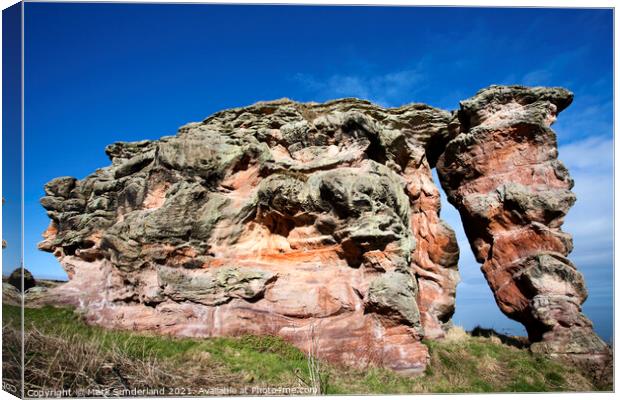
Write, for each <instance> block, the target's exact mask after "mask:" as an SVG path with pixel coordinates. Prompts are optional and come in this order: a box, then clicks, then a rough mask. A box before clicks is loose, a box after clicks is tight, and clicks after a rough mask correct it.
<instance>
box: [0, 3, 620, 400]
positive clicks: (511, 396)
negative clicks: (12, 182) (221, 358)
mask: <svg viewBox="0 0 620 400" xmlns="http://www.w3.org/2000/svg"><path fill="white" fill-rule="evenodd" d="M26 2H50V3H51V2H65V3H179V4H231V3H232V2H225V1H213V0H211V1H210V0H205V1H183V0H149V1H136V0H134V1H118V0H110V1H72V0H65V1H41V0H27V1H26ZM15 3H17V2H16V1H14V0H0V9H5V8H7V7H9V6H11V5H13V4H15ZM235 4H246V5H249V4H274V5H275V4H291V5H368V6H440V7H450V6H457V7H458V6H470V7H532V8H540V7H558V8H615V7H616V1H613V0H612V1H610V0H589V1H571V0H564V1H558V0H555V1H550V0H521V1H518V2H517V1H499V0H477V1H471V0H469V1H468V0H451V1H433V0H423V1H411V0H388V1H380V0H365V1H361V0H336V1H329V0H312V1H303V0H302V1H298V0H270V1H264V0H244V1H239V2H237V3H235ZM22 18H24V10H22ZM23 22H24V21H23V20H22V68H23V57H24V53H23V45H24V42H23V39H24V37H23V30H24V25H23ZM615 22H616V18H615V10H614V67H615V66H616V65H618V63H617V58H616V57H617V53H616V52H615V44H616V43H618V39H619V37H618V36H619V35H618V30H617V29H615ZM1 24H2V23H1V19H0V43H1V40H2V34H1ZM557 40H562V37H561V36H558V38H557ZM1 62H2V55H1V53H0V65H1ZM614 71H615V68H614ZM23 84H24V82H23V70H22V94H23ZM1 88H2V84H1V82H0V103H1ZM616 93H618V82H617V80H616V79H615V76H614V161H615V155H616V154H617V153H618V150H619V149H620V144H618V142H617V141H616V140H615V132H616V131H617V127H618V125H617V124H618V120H617V119H616V118H615V115H617V112H618V110H619V109H620V108H619V107H618V103H617V102H616ZM23 104H24V96H22V226H23V218H24V215H23V190H24V188H23V182H24V174H23V162H24V148H23V146H24V135H23V129H24V119H23V118H24V115H23ZM1 115H2V111H1V108H0V117H1ZM0 119H1V118H0ZM1 151H2V139H1V137H0V154H1ZM619 168H620V167H619V166H618V165H617V164H616V163H615V162H614V200H616V199H618V198H619V197H618V194H619V191H620V190H619V189H618V185H616V181H615V177H616V176H618V172H619ZM1 174H2V165H1V163H0V187H1V176H2V175H1ZM615 205H616V201H614V266H616V265H620V263H619V261H620V255H619V254H618V252H616V249H617V248H618V238H617V237H616V235H615V227H616V226H617V225H618V223H619V222H620V215H619V214H618V213H616V212H615ZM1 222H2V217H1V215H0V223H1ZM23 235H24V231H23V229H22V236H23ZM22 243H23V239H22ZM22 252H23V246H22ZM22 260H23V254H22ZM0 267H1V260H0ZM616 287H618V274H616V273H615V271H614V343H615V338H616V336H617V332H618V320H617V318H615V316H616V313H617V310H618V299H617V298H616V296H615V289H616ZM0 315H1V312H0ZM614 364H615V363H614ZM0 376H1V375H0ZM617 379H618V373H617V370H616V369H614V382H618V380H617ZM4 393H6V392H4ZM4 393H3V395H2V397H4ZM413 396H418V394H415V395H383V396H373V397H376V398H385V399H395V398H396V399H401V398H413ZM452 396H455V395H452ZM458 396H459V398H463V399H483V398H489V396H493V397H494V396H499V397H500V398H501V399H510V400H513V399H514V400H516V399H521V398H523V397H524V396H526V397H528V398H531V397H538V396H544V398H546V399H554V400H560V399H561V400H570V399H584V398H587V399H608V398H609V399H611V398H614V397H615V396H614V394H613V393H554V394H524V393H519V394H501V395H497V394H472V395H458ZM330 397H333V398H343V399H344V398H351V396H330ZM355 397H357V396H355ZM241 398H242V397H233V399H241ZM266 398H268V399H279V397H266ZM300 398H310V397H305V396H304V397H300ZM424 398H425V399H441V398H444V395H436V394H431V395H424ZM178 399H187V397H180V398H178Z"/></svg>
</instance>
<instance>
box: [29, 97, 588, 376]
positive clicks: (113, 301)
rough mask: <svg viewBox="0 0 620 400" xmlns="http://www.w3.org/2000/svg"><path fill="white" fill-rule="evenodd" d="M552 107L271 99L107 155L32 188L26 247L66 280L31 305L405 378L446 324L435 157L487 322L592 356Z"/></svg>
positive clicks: (447, 275)
mask: <svg viewBox="0 0 620 400" xmlns="http://www.w3.org/2000/svg"><path fill="white" fill-rule="evenodd" d="M571 98H572V95H571V94H570V93H569V92H567V91H565V90H563V89H548V88H522V87H491V88H489V89H486V90H483V91H481V92H479V93H478V94H477V95H476V96H475V97H474V98H472V99H470V100H467V101H464V102H463V103H462V105H461V110H459V111H458V113H450V112H447V111H443V110H439V109H436V108H432V107H429V106H426V105H423V104H410V105H406V106H403V107H399V108H381V107H378V106H376V105H373V104H371V103H369V102H366V101H362V100H357V99H342V100H336V101H331V102H327V103H324V104H318V103H303V104H302V103H297V102H293V101H290V100H287V99H283V100H277V101H271V102H261V103H257V104H255V105H252V106H249V107H244V108H237V109H231V110H225V111H221V112H218V113H216V114H214V115H212V116H210V117H209V118H207V119H206V120H204V121H202V122H198V123H191V124H188V125H185V126H183V127H181V128H180V129H179V131H178V133H177V135H175V136H166V137H162V138H161V139H159V140H155V141H141V142H134V143H124V142H119V143H114V144H112V145H110V146H108V147H107V148H106V149H105V151H106V154H107V155H108V156H109V157H110V160H111V165H110V166H109V167H106V168H103V169H99V170H97V171H95V172H94V173H93V174H92V175H90V176H88V177H86V178H84V179H82V180H76V179H74V178H70V177H63V178H57V179H55V180H53V181H51V182H50V183H48V184H47V185H46V186H45V194H46V196H45V197H44V198H43V199H42V200H41V204H42V205H43V206H44V207H45V208H46V210H47V211H48V215H49V217H50V219H51V223H50V226H49V228H48V229H47V231H46V232H45V233H44V241H43V242H41V243H40V245H39V247H40V248H41V249H42V250H44V251H49V252H53V253H54V255H55V256H56V257H57V258H58V259H59V261H60V262H61V264H62V265H63V267H64V268H65V270H66V271H67V274H68V276H69V278H70V281H69V282H68V283H66V284H64V285H61V286H59V287H55V288H49V289H47V291H46V292H45V297H46V298H48V299H53V300H49V301H52V302H53V303H55V304H71V305H73V306H75V307H78V308H80V309H81V310H82V312H83V314H84V316H85V318H86V319H87V321H89V322H90V323H94V324H99V325H102V326H106V327H111V328H127V329H140V330H150V331H154V332H159V333H165V334H172V335H177V336H192V337H208V336H222V335H240V334H272V335H279V336H281V337H284V338H285V339H287V340H289V341H291V342H292V343H294V344H295V345H297V346H299V347H300V348H302V349H304V350H309V349H310V343H312V342H313V341H314V342H318V343H319V348H320V350H319V356H320V357H322V358H325V359H328V360H332V361H335V362H342V363H345V364H350V365H355V366H366V365H368V364H369V363H372V364H377V365H383V366H386V367H389V368H392V369H394V370H397V371H400V372H402V373H404V374H417V373H420V372H422V371H423V370H424V368H425V366H426V363H427V362H428V359H429V357H428V350H427V349H426V346H425V345H424V344H422V343H421V341H420V340H421V339H422V338H423V337H432V338H438V337H443V336H444V335H445V331H446V330H447V329H448V328H450V326H451V323H450V319H451V317H452V315H453V313H454V306H455V295H456V286H457V284H458V281H459V273H458V268H457V264H458V257H459V249H458V246H457V242H456V238H455V235H454V232H453V231H452V229H451V228H450V227H448V226H447V225H446V224H445V223H444V222H443V221H442V220H441V219H440V216H439V213H440V204H441V203H440V197H439V190H438V188H437V187H436V185H435V184H434V183H433V178H432V173H431V168H433V167H434V166H435V165H436V166H437V169H438V172H439V176H440V178H441V181H442V185H443V186H444V189H445V190H446V192H447V193H448V196H449V199H450V201H451V202H452V203H453V204H454V205H455V206H456V207H457V208H458V209H459V211H460V212H461V215H462V216H463V222H464V224H465V229H466V232H467V234H468V236H469V239H470V241H471V243H472V248H473V249H474V252H475V255H476V257H477V259H478V260H479V261H480V262H483V263H484V265H483V272H484V273H485V276H486V277H487V279H488V280H489V283H490V285H491V288H492V289H493V291H494V293H495V296H496V299H497V302H498V304H499V305H500V308H501V309H502V311H504V312H505V313H506V314H508V315H509V316H510V317H511V318H515V319H517V320H519V321H521V322H523V323H524V324H525V325H526V326H527V328H528V332H530V337H531V338H532V339H533V340H536V341H542V342H541V344H540V346H539V348H540V349H542V350H541V351H551V352H558V351H560V352H561V351H568V350H567V349H568V347H567V344H566V341H567V340H568V341H570V340H572V338H574V340H575V341H576V343H577V344H576V346H577V348H578V349H581V350H575V349H572V348H571V349H572V350H570V351H582V353H581V354H585V353H583V352H588V351H589V352H597V351H599V347H597V346H598V345H597V343H598V342H597V339H598V338H597V337H596V336H595V335H593V333H592V331H591V325H590V324H589V321H588V320H587V319H586V318H585V317H584V316H583V315H582V314H581V310H580V304H581V303H582V302H583V300H584V299H585V296H586V292H585V284H584V282H583V279H582V277H581V275H580V274H579V272H578V271H577V270H576V268H575V267H574V266H573V265H572V264H571V263H570V262H569V261H568V260H567V259H566V258H565V255H566V254H568V252H569V251H570V249H571V247H572V242H571V240H570V236H569V235H567V234H565V233H563V232H561V230H560V226H561V224H562V218H563V217H564V215H565V214H566V212H567V211H568V209H569V208H570V206H571V205H572V204H573V203H574V201H575V197H574V195H573V194H572V193H571V192H570V188H571V187H572V180H571V179H570V177H569V176H568V172H567V170H566V168H565V167H564V166H563V165H562V164H561V163H560V162H559V161H558V160H557V148H556V147H557V146H556V142H555V134H554V133H553V131H552V130H551V129H549V124H550V123H551V122H552V121H553V120H554V119H555V116H556V114H557V113H558V112H560V111H561V110H562V109H563V108H565V107H566V106H568V104H570V100H571ZM34 295H35V294H33V296H34ZM40 295H42V293H40ZM34 297H36V296H34ZM39 297H41V296H39ZM313 336H314V337H313ZM535 348H536V347H535Z"/></svg>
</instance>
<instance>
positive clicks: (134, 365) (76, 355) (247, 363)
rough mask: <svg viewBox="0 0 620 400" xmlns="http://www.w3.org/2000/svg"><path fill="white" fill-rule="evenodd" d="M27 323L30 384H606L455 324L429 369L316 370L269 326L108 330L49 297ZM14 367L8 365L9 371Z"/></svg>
mask: <svg viewBox="0 0 620 400" xmlns="http://www.w3.org/2000/svg"><path fill="white" fill-rule="evenodd" d="M19 314H20V310H19V308H18V307H14V306H8V305H4V306H3V315H4V317H3V319H4V321H3V333H4V335H5V341H4V343H8V344H7V346H9V347H10V346H11V342H10V340H9V341H8V342H7V340H6V337H7V335H8V337H10V336H11V332H13V334H14V335H15V334H16V332H17V330H16V329H15V326H18V325H19V318H20V316H19ZM25 326H26V335H25V347H26V370H25V377H26V379H25V381H26V386H25V387H26V390H27V389H28V388H35V389H37V388H44V387H45V388H61V389H62V388H74V389H76V388H79V387H83V386H86V387H93V386H95V387H100V388H101V389H102V390H104V389H105V390H114V389H122V388H124V387H132V388H133V387H141V388H148V387H160V386H166V387H177V388H186V389H187V388H189V390H192V391H191V392H180V393H166V394H168V395H170V394H177V395H183V394H193V395H200V394H212V393H201V392H196V389H197V388H201V387H202V388H206V387H214V386H217V387H230V388H235V389H236V390H246V389H247V388H248V387H298V388H299V387H307V386H313V384H311V382H312V381H313V379H316V374H317V373H318V374H319V375H320V379H321V380H322V382H321V391H322V392H324V393H326V394H391V393H428V392H433V393H465V392H548V391H558V392H559V391H590V390H601V389H604V390H610V389H611V388H597V387H595V386H594V385H593V384H592V383H591V382H590V381H589V380H588V379H586V378H585V377H584V376H583V375H582V374H580V373H579V371H578V370H576V369H575V368H573V367H570V366H567V365H564V364H561V363H558V362H555V361H552V360H548V359H546V358H543V357H540V356H535V355H533V354H531V353H530V352H529V351H528V350H527V349H521V348H518V347H515V346H510V345H507V344H503V343H501V342H500V341H499V339H497V338H493V337H474V336H471V335H469V334H466V333H465V332H464V331H462V330H460V331H459V330H458V329H456V330H453V331H452V332H451V333H450V334H449V335H448V337H447V339H445V340H441V341H436V340H427V341H425V344H426V345H427V346H428V347H429V350H430V354H431V363H430V365H429V367H428V369H427V372H426V374H425V376H422V377H415V378H408V377H403V376H400V375H398V374H396V373H394V372H393V371H390V370H385V369H381V368H375V367H370V368H367V369H365V370H357V369H353V368H345V367H342V366H337V365H329V364H326V363H320V364H319V365H320V370H319V371H313V370H312V365H314V364H313V363H310V362H308V358H307V357H306V355H305V354H303V353H302V352H301V351H300V350H298V349H297V348H295V347H293V346H292V345H290V344H288V343H287V342H285V341H284V340H282V339H280V338H278V337H273V336H261V337H258V336H243V337H239V338H208V339H178V338H172V337H166V336H155V335H149V334H145V333H134V332H128V331H110V330H105V329H102V328H99V327H94V326H89V325H86V324H85V323H83V322H82V321H81V319H80V317H79V316H78V315H77V314H76V313H74V312H73V311H72V310H70V309H61V308H53V307H44V308H39V309H30V308H28V309H25ZM15 340H17V339H15ZM14 345H15V343H14ZM4 351H5V356H6V355H7V354H11V349H10V348H5V349H4ZM5 368H6V365H5ZM5 371H6V370H5ZM81 371H84V372H81ZM14 375H15V374H14ZM11 376H12V375H11V372H10V371H9V372H8V374H7V372H5V377H9V378H8V379H11V378H10V377H11ZM16 376H18V375H16ZM5 379H6V378H5ZM13 383H15V384H17V383H18V382H13ZM244 388H245V389H244ZM236 393H238V394H239V393H244V392H236ZM245 393H246V394H252V393H248V392H245ZM254 394H255V393H254ZM276 394H277V393H276Z"/></svg>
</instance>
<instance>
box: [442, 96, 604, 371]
mask: <svg viewBox="0 0 620 400" xmlns="http://www.w3.org/2000/svg"><path fill="white" fill-rule="evenodd" d="M572 99H573V95H572V93H570V92H569V91H567V90H564V89H559V88H523V87H499V86H495V87H490V88H488V89H484V90H481V91H480V92H478V93H477V94H476V95H475V96H474V97H473V98H471V99H469V100H466V101H463V102H462V103H461V109H460V110H459V111H458V113H457V115H456V118H455V120H454V121H453V122H452V123H451V135H450V139H451V140H450V141H449V142H448V144H447V146H446V149H445V151H444V152H443V154H442V155H441V157H440V158H439V161H438V163H437V170H438V173H439V176H440V179H441V182H442V185H443V188H444V189H445V191H446V193H447V195H448V199H449V201H450V202H451V203H452V204H453V205H455V206H456V208H457V209H458V210H459V212H460V214H461V217H462V220H463V225H464V228H465V231H466V233H467V236H468V238H469V241H470V244H471V247H472V250H473V252H474V255H475V256H476V258H477V259H478V261H479V262H481V263H483V264H482V272H483V273H484V275H485V277H486V279H487V281H488V282H489V285H490V287H491V289H492V291H493V294H494V295H495V300H496V301H497V304H498V305H499V307H500V309H501V310H502V311H503V312H504V313H505V314H506V315H508V316H509V317H510V318H513V319H515V320H517V321H519V322H521V323H523V325H525V327H526V329H527V332H528V335H529V337H530V341H532V342H534V343H533V344H532V346H531V349H532V350H533V351H538V352H544V353H551V354H565V355H570V356H571V357H574V358H579V357H582V358H584V359H591V360H595V359H597V358H603V357H606V356H607V354H608V352H609V350H608V347H607V345H606V344H605V343H604V342H603V341H602V340H601V339H600V338H599V337H598V336H597V335H596V334H594V333H593V331H592V323H591V322H590V320H589V319H588V318H586V317H585V316H584V315H583V314H582V312H581V304H582V303H583V302H584V301H585V300H586V298H587V295H588V293H587V290H586V286H585V282H584V279H583V276H582V275H581V273H580V272H579V271H578V270H577V268H576V267H575V265H573V263H572V262H570V260H568V259H567V258H566V256H567V255H568V254H569V253H570V252H571V250H572V246H573V244H572V240H571V237H570V235H568V234H567V233H565V232H563V231H562V230H561V229H560V227H561V225H562V223H563V219H564V217H565V215H566V213H567V212H568V210H569V208H570V207H571V206H572V205H573V203H574V202H575V195H574V194H573V193H572V192H571V188H572V187H573V180H572V179H571V178H570V176H569V173H568V171H567V169H566V168H565V167H564V165H563V164H562V163H561V162H560V161H559V160H558V151H557V143H556V135H555V133H554V132H553V130H551V128H550V125H551V124H552V123H553V122H554V121H555V119H556V117H557V114H558V113H559V112H561V111H562V110H564V109H565V108H566V107H568V105H570V103H571V101H572Z"/></svg>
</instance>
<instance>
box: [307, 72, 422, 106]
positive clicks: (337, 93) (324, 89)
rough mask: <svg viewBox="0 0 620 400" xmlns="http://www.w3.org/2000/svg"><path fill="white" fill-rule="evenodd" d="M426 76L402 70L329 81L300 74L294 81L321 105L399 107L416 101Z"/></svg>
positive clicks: (349, 76)
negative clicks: (348, 101)
mask: <svg viewBox="0 0 620 400" xmlns="http://www.w3.org/2000/svg"><path fill="white" fill-rule="evenodd" d="M423 78H424V75H423V74H422V73H421V72H420V71H419V70H418V69H402V70H396V71H391V72H387V73H384V74H379V75H372V74H335V75H331V76H328V77H326V78H321V77H318V76H316V75H311V74H303V73H299V74H297V75H295V80H296V81H297V82H298V83H299V84H301V85H302V86H303V87H304V89H306V90H307V91H309V92H311V93H312V94H313V96H314V97H315V98H316V99H317V100H320V101H324V100H328V99H334V98H342V97H359V98H362V99H367V100H370V101H373V102H375V103H378V104H380V105H383V106H394V105H400V104H402V102H403V101H404V102H406V101H407V99H411V98H413V97H414V94H415V91H416V86H418V85H419V84H420V83H421V82H422V81H423Z"/></svg>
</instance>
